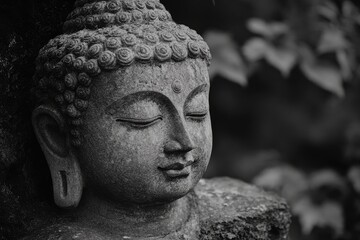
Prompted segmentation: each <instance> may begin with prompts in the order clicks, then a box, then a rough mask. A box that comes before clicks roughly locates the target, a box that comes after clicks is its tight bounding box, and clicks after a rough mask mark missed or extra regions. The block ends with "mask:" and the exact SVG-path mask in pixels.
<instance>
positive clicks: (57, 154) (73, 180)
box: [32, 105, 83, 208]
mask: <svg viewBox="0 0 360 240" xmlns="http://www.w3.org/2000/svg"><path fill="white" fill-rule="evenodd" d="M32 124H33V127H34V131H35V135H36V137H37V140H38V141H39V144H40V147H41V149H42V151H43V153H44V155H45V158H46V161H47V163H48V165H49V168H50V172H51V178H52V183H53V191H54V200H55V203H56V205H58V206H59V207H63V208H71V207H76V206H77V205H78V204H79V202H80V199H81V195H82V189H83V179H82V176H81V170H80V167H79V163H78V160H77V158H76V156H75V154H74V152H73V150H72V147H71V145H70V141H69V134H68V132H67V131H66V128H65V119H64V118H63V116H62V115H61V114H60V112H59V111H58V110H56V109H55V108H54V107H50V106H44V105H42V106H39V107H37V108H36V109H35V110H34V111H33V114H32Z"/></svg>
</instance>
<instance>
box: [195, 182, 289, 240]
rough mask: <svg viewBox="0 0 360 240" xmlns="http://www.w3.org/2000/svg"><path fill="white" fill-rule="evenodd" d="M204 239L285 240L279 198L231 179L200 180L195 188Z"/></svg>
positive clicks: (285, 214) (283, 208)
mask: <svg viewBox="0 0 360 240" xmlns="http://www.w3.org/2000/svg"><path fill="white" fill-rule="evenodd" d="M195 194H196V196H197V198H198V207H199V214H200V225H201V234H202V236H206V237H204V238H203V239H269V240H272V239H286V236H287V233H288V230H289V226H290V217H291V216H290V213H289V208H288V205H287V204H286V202H285V200H283V199H282V198H280V197H278V196H276V195H274V194H271V193H267V192H265V191H263V190H261V189H259V188H257V187H255V186H252V185H249V184H246V183H244V182H241V181H239V180H235V179H231V178H214V179H209V180H204V179H202V180H200V182H199V184H198V185H197V186H196V188H195Z"/></svg>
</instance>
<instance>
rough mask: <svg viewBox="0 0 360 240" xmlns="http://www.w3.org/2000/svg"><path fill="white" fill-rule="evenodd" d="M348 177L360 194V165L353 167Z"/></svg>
mask: <svg viewBox="0 0 360 240" xmlns="http://www.w3.org/2000/svg"><path fill="white" fill-rule="evenodd" d="M348 179H349V180H350V182H351V184H352V186H353V188H354V190H355V191H356V192H357V193H358V194H360V167H352V168H351V169H350V170H349V172H348Z"/></svg>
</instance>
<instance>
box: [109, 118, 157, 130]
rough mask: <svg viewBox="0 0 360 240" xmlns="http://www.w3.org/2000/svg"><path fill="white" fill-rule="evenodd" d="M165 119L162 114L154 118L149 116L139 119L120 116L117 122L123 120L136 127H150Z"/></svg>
mask: <svg viewBox="0 0 360 240" xmlns="http://www.w3.org/2000/svg"><path fill="white" fill-rule="evenodd" d="M161 120H163V117H162V116H156V117H153V118H147V119H139V118H118V119H116V121H117V122H123V123H126V124H129V125H130V126H132V127H134V128H147V127H150V126H152V125H154V124H156V123H157V122H159V121H161Z"/></svg>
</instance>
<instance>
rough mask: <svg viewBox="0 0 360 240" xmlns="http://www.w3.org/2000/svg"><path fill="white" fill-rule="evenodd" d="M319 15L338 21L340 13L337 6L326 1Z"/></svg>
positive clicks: (319, 10) (320, 8) (319, 8)
mask: <svg viewBox="0 0 360 240" xmlns="http://www.w3.org/2000/svg"><path fill="white" fill-rule="evenodd" d="M317 11H318V13H319V14H320V15H321V16H323V17H324V18H327V19H328V20H330V21H334V20H336V18H337V16H338V14H339V11H338V8H337V7H336V5H335V4H334V3H332V2H329V1H326V2H324V3H323V4H322V5H320V6H319V7H318V9H317Z"/></svg>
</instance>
